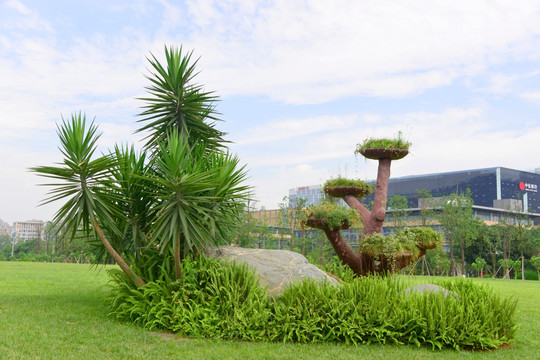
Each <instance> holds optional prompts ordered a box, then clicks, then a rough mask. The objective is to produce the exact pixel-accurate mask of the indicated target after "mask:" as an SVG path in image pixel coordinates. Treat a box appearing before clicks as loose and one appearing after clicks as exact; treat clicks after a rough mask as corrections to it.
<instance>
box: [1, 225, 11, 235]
mask: <svg viewBox="0 0 540 360" xmlns="http://www.w3.org/2000/svg"><path fill="white" fill-rule="evenodd" d="M12 233H13V228H12V227H11V226H1V225H0V236H2V235H3V236H9V237H11V236H12Z"/></svg>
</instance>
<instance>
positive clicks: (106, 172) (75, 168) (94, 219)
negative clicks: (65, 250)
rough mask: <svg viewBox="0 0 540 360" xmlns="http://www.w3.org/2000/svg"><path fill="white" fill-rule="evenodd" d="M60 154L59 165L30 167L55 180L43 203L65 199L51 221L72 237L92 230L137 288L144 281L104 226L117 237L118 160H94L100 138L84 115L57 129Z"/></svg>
mask: <svg viewBox="0 0 540 360" xmlns="http://www.w3.org/2000/svg"><path fill="white" fill-rule="evenodd" d="M57 133H58V136H59V138H60V143H61V148H60V151H61V152H62V154H63V155H64V161H63V163H60V164H58V166H39V167H33V168H31V170H32V171H35V172H36V173H38V175H40V176H43V177H46V178H50V179H54V181H55V183H52V184H45V185H47V186H51V187H52V190H51V191H50V192H49V195H50V196H49V197H48V198H47V199H45V200H44V201H43V202H42V203H43V204H47V203H50V202H53V201H56V200H61V199H63V200H66V202H65V204H64V205H63V206H62V207H61V208H60V209H59V210H58V211H57V213H56V215H55V218H54V222H55V223H57V224H58V228H59V229H61V228H64V229H65V231H66V232H67V233H69V234H71V236H72V237H73V236H75V233H76V232H77V231H78V230H79V229H80V228H82V229H83V230H84V231H85V232H86V233H89V232H90V230H91V229H93V230H94V231H95V233H96V234H97V236H98V238H99V239H100V240H101V242H102V244H103V247H104V248H105V249H106V250H107V252H108V253H109V255H110V256H111V257H112V258H113V259H114V261H115V262H116V263H117V264H118V265H119V266H120V268H121V269H122V270H123V271H124V272H125V273H126V275H127V276H128V277H129V278H130V279H132V280H133V281H135V282H136V283H137V285H139V286H141V285H144V281H143V280H142V279H141V278H140V277H139V276H138V275H136V274H135V273H134V272H133V270H132V269H131V268H130V267H129V265H128V264H127V263H126V262H125V260H124V259H123V258H122V257H121V256H120V254H119V253H118V252H117V251H116V249H115V248H114V247H113V246H112V245H111V243H110V241H109V239H108V238H107V235H106V234H105V231H104V230H103V227H105V228H106V229H108V230H109V231H110V232H112V233H115V234H120V233H121V231H120V229H119V228H118V226H117V223H116V221H115V218H117V217H121V216H122V211H121V210H120V208H119V207H118V200H119V197H118V191H117V189H118V184H117V183H116V182H115V181H114V179H113V177H112V176H111V171H110V170H111V169H112V168H114V167H115V166H116V165H117V160H116V159H115V158H114V157H113V156H110V155H103V156H99V157H97V158H94V154H95V152H96V147H97V145H96V143H97V141H98V139H99V137H100V136H101V135H100V134H98V133H97V127H96V126H95V125H94V123H93V122H91V123H90V125H88V126H86V116H85V115H84V114H81V113H79V114H73V115H72V116H71V118H70V120H63V123H62V125H61V126H59V127H58V131H57Z"/></svg>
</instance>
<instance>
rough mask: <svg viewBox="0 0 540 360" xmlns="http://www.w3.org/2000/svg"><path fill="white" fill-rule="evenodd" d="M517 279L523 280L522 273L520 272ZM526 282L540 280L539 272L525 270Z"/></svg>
mask: <svg viewBox="0 0 540 360" xmlns="http://www.w3.org/2000/svg"><path fill="white" fill-rule="evenodd" d="M517 279H518V280H521V271H518V273H517ZM525 280H538V272H536V271H535V270H528V269H525Z"/></svg>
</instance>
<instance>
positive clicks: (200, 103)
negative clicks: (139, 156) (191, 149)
mask: <svg viewBox="0 0 540 360" xmlns="http://www.w3.org/2000/svg"><path fill="white" fill-rule="evenodd" d="M192 54H193V53H192V52H189V53H188V54H187V55H184V54H183V53H182V48H181V47H180V48H175V47H173V46H171V47H169V48H168V47H165V62H166V66H165V67H164V66H163V65H162V64H161V63H160V62H159V61H158V60H157V59H156V57H155V56H154V55H151V56H150V58H148V61H149V62H150V65H151V70H150V71H151V74H150V75H149V76H147V78H148V80H150V82H151V83H152V84H151V85H150V86H147V87H146V90H147V91H148V96H146V97H143V98H141V99H140V100H143V101H144V102H145V105H144V106H143V109H144V111H143V112H142V113H141V114H140V116H141V117H142V118H141V119H140V120H139V121H138V122H141V123H145V125H143V126H142V127H141V128H139V129H138V130H137V132H144V133H148V135H147V137H146V141H147V142H146V144H145V146H146V148H147V149H152V150H157V149H158V148H159V143H160V142H167V138H166V135H167V134H168V133H169V132H171V131H173V130H174V132H177V133H181V134H183V135H184V136H186V139H188V142H189V143H190V144H194V143H196V142H198V141H203V142H205V143H206V146H207V147H208V148H209V149H215V148H220V147H223V146H224V144H225V143H226V141H225V140H224V139H223V135H224V133H223V132H221V131H219V130H217V129H216V128H215V122H216V121H219V119H218V118H217V112H216V111H215V103H216V101H217V96H215V95H213V93H212V92H207V91H204V89H203V87H202V86H201V85H198V84H196V83H195V82H194V78H195V76H196V75H197V72H196V70H195V66H196V64H197V61H198V60H195V61H192Z"/></svg>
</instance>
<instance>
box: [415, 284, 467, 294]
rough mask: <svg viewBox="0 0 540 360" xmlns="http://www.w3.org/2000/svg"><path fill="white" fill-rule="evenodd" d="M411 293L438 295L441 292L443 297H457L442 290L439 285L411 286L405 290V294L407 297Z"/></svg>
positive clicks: (450, 292) (448, 291)
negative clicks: (429, 292)
mask: <svg viewBox="0 0 540 360" xmlns="http://www.w3.org/2000/svg"><path fill="white" fill-rule="evenodd" d="M413 291H417V292H419V293H421V294H422V293H425V292H428V291H431V292H433V293H438V292H443V293H444V295H445V296H448V295H453V296H456V297H457V296H458V295H457V294H456V293H455V292H453V291H450V290H448V289H446V288H443V287H442V286H439V285H435V284H421V285H416V286H413V287H410V288H408V289H405V294H407V295H409V294H410V293H411V292H413Z"/></svg>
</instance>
